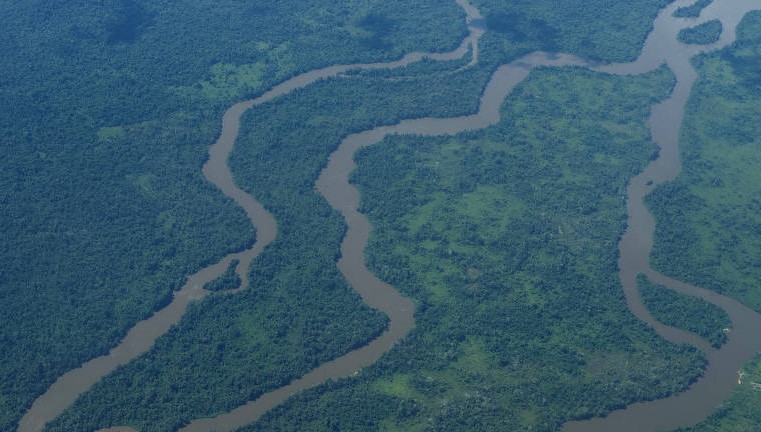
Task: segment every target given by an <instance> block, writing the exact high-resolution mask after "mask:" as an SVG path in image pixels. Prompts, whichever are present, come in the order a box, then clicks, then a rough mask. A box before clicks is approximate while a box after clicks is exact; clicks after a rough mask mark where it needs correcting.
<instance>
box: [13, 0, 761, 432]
mask: <svg viewBox="0 0 761 432" xmlns="http://www.w3.org/2000/svg"><path fill="white" fill-rule="evenodd" d="M457 3H458V4H459V5H460V6H462V7H463V9H464V10H465V11H466V14H467V20H468V23H469V24H470V25H469V28H470V34H469V36H468V37H467V38H466V39H465V40H464V41H463V43H462V44H461V46H460V47H458V48H457V49H456V50H454V51H452V52H449V53H437V54H430V53H412V54H408V55H406V56H405V57H403V58H402V59H401V60H398V61H395V62H389V63H373V64H355V65H340V66H331V67H327V68H323V69H319V70H314V71H310V72H307V73H304V74H302V75H299V76H296V77H294V78H292V79H290V80H288V81H285V82H283V83H282V84H279V85H277V86H275V87H274V88H272V89H271V90H270V91H268V92H266V93H264V94H263V95H262V96H260V97H258V98H256V99H252V100H248V101H245V102H241V103H239V104H236V105H234V106H232V107H231V108H230V109H228V111H227V112H226V113H225V115H224V118H223V126H222V133H221V135H220V137H219V140H218V141H217V142H216V143H215V144H214V145H213V146H212V147H211V149H210V152H209V153H210V159H209V161H208V162H207V164H206V165H205V166H204V170H203V172H204V175H205V176H206V178H207V179H208V180H209V181H210V182H212V183H214V184H215V185H216V186H218V187H219V188H220V190H222V192H223V193H225V194H226V195H228V196H230V197H231V198H233V199H234V200H235V201H236V202H237V203H238V204H239V205H241V207H243V208H244V210H245V211H246V214H247V215H248V217H249V219H250V220H251V222H252V224H254V226H255V227H256V229H257V241H256V243H255V244H254V245H253V247H252V248H251V249H248V250H246V251H243V252H238V253H234V254H230V255H228V256H227V257H225V258H224V259H223V260H221V261H220V262H219V263H217V264H215V265H213V266H210V267H207V268H205V269H203V270H201V271H200V272H198V273H196V274H195V275H193V276H191V277H190V278H188V282H187V283H186V285H185V286H184V287H183V288H182V289H181V290H180V291H178V292H177V293H176V294H175V298H174V300H173V302H172V303H171V304H170V305H169V306H167V307H166V308H164V309H162V310H160V311H159V312H157V313H156V314H155V315H154V316H153V317H151V318H149V319H148V320H145V321H142V322H140V323H138V325H136V326H135V327H134V328H133V329H132V330H131V331H130V332H129V334H128V335H127V337H126V338H125V339H124V340H123V341H122V342H121V343H120V344H119V345H118V346H117V347H115V348H114V349H113V350H112V351H111V352H110V353H109V354H108V355H107V356H103V357H99V358H96V359H94V360H91V361H89V362H87V363H85V364H84V365H82V367H80V368H78V369H75V370H73V371H71V372H69V373H67V374H65V375H64V376H62V377H61V378H60V379H59V380H58V381H56V383H55V384H54V385H53V386H51V388H50V389H49V390H48V391H47V392H46V393H45V394H44V395H42V396H41V397H40V398H38V399H37V400H36V401H35V403H34V405H33V406H32V408H31V409H30V410H29V412H28V413H27V414H26V415H25V416H24V418H23V419H22V421H21V424H20V426H19V430H20V431H24V432H26V431H38V430H41V429H42V427H43V426H44V424H45V423H46V422H47V421H50V420H51V419H53V418H55V417H56V416H57V415H58V414H60V413H61V412H62V411H63V410H64V409H65V408H66V407H68V406H69V405H71V403H73V402H74V400H75V399H76V398H77V397H78V396H79V395H80V394H81V393H83V392H84V391H86V390H87V389H89V388H90V387H91V386H92V385H93V384H94V383H96V382H97V381H99V380H100V379H101V378H102V377H103V376H105V375H106V374H108V373H110V372H111V371H112V370H113V369H114V368H116V366H118V365H120V364H125V363H127V362H129V361H130V360H132V359H134V358H135V357H137V356H138V355H140V354H142V353H143V352H145V351H147V350H148V349H149V348H150V347H151V346H152V345H153V343H154V342H155V340H156V338H157V337H158V336H160V335H162V334H164V333H165V332H166V331H167V330H168V329H169V327H170V326H171V325H172V324H174V323H176V322H177V321H178V320H179V319H180V318H181V317H182V315H183V314H184V312H185V309H186V308H187V305H188V303H189V302H190V301H192V300H195V299H198V298H201V297H204V296H205V295H208V294H209V293H208V292H207V291H205V290H203V286H204V284H205V283H206V282H208V281H211V280H213V279H215V278H216V277H218V276H219V275H221V273H222V272H223V271H224V270H225V269H226V268H227V266H228V264H229V262H230V261H231V260H233V259H238V260H240V264H239V265H238V267H237V269H236V270H237V273H238V274H239V276H240V277H241V280H242V281H243V282H242V285H241V287H240V288H238V290H240V289H244V288H245V287H246V286H247V285H248V274H247V269H248V267H249V265H250V264H251V262H252V260H253V259H254V258H255V257H256V256H257V255H258V254H259V253H261V251H262V250H263V249H264V247H265V246H266V245H267V244H269V243H270V242H271V241H272V240H273V239H274V238H275V236H276V234H277V224H276V222H275V220H274V218H273V217H272V216H271V215H270V214H269V213H268V212H267V211H266V210H265V209H264V208H263V207H262V206H261V205H260V204H259V203H258V202H257V201H256V200H255V199H254V198H253V197H252V196H250V195H249V194H247V193H245V192H244V191H242V190H240V189H239V188H238V187H237V186H236V185H235V183H234V181H233V177H232V173H231V172H230V170H229V167H228V166H227V159H228V157H229V154H230V152H231V151H232V148H233V145H234V143H235V140H236V138H237V135H238V129H239V125H240V118H241V115H242V114H243V113H244V112H245V111H246V110H248V109H250V108H252V107H255V106H257V105H260V104H263V103H266V102H268V101H270V100H272V99H274V98H277V97H279V96H282V95H285V94H288V93H289V92H291V91H293V90H295V89H298V88H302V87H305V86H308V85H310V84H312V83H314V82H315V81H317V80H320V79H324V78H329V77H335V76H339V75H341V74H343V73H344V72H348V71H351V70H357V69H365V70H369V69H382V68H395V67H401V66H405V65H408V64H411V63H413V62H416V61H419V60H421V59H423V58H426V57H427V58H431V59H435V60H453V59H458V58H461V57H462V56H464V55H465V54H466V53H467V51H468V48H471V51H472V53H473V58H472V61H471V63H470V65H474V64H475V63H476V62H477V61H478V39H479V38H480V36H481V35H482V34H483V32H484V31H485V29H484V27H483V25H482V24H481V23H482V20H483V19H482V17H481V16H480V14H479V13H478V11H477V10H476V9H475V8H474V7H473V6H472V5H470V4H469V3H468V2H467V1H466V0H457ZM690 3H691V1H690V0H680V1H677V2H675V3H672V4H671V5H670V6H668V7H666V8H665V9H664V10H663V11H661V13H660V14H659V15H658V18H657V19H656V21H655V24H654V28H653V31H652V32H651V33H650V35H649V36H648V39H647V41H646V43H645V45H644V47H643V50H642V54H641V56H640V57H639V59H638V60H637V61H635V62H633V63H627V64H617V65H607V66H599V67H596V66H593V65H591V64H589V63H587V62H585V61H584V60H582V59H578V58H576V57H573V56H569V55H564V54H552V53H542V52H536V53H532V54H530V55H528V56H525V57H523V58H521V59H519V60H516V61H514V62H512V63H510V64H508V65H504V66H502V67H500V68H499V69H498V70H497V71H496V72H495V73H494V74H493V76H492V78H491V80H490V81H489V84H488V85H487V87H486V89H485V91H484V93H483V96H482V98H481V104H480V107H479V111H478V113H476V114H473V115H469V116H462V117H456V118H450V119H436V118H422V119H411V120H404V121H402V122H400V123H398V124H396V125H392V126H383V127H378V128H375V129H372V130H368V131H364V132H361V133H357V134H352V135H350V136H348V137H346V138H345V139H344V140H343V141H342V142H341V144H340V146H339V148H338V149H337V150H336V151H335V152H334V153H333V154H331V156H330V159H329V162H328V164H327V167H326V168H325V169H324V171H323V172H322V174H321V175H320V178H319V179H318V181H317V184H316V186H317V189H318V190H319V191H320V193H322V195H323V196H324V197H325V199H326V200H327V201H328V203H329V204H330V205H331V206H332V207H333V208H335V209H336V210H338V211H339V212H341V214H342V215H343V216H344V218H345V219H346V223H347V225H348V230H347V233H346V236H345V237H344V239H343V241H342V244H341V259H340V260H339V262H338V266H339V269H340V270H341V272H342V274H343V275H344V276H345V277H346V279H347V281H348V282H349V283H350V284H351V286H352V288H354V289H355V290H356V291H357V292H358V293H359V294H360V295H361V296H362V299H363V301H364V302H365V303H367V304H368V305H369V306H371V307H373V308H375V309H378V310H380V311H382V312H384V313H385V314H387V315H388V317H389V320H390V325H389V328H388V329H386V331H385V332H384V333H382V334H381V335H380V336H379V337H378V338H376V339H375V340H373V341H372V342H370V343H369V344H368V345H366V346H364V347H361V348H359V349H357V350H354V351H351V352H349V353H348V354H346V355H344V356H342V357H340V358H337V359H335V360H333V361H330V362H328V363H325V364H323V365H322V366H320V367H318V368H317V369H314V370H313V371H311V372H309V373H308V374H306V375H304V376H303V377H301V378H299V379H296V380H294V381H293V382H291V383H290V384H288V385H287V386H284V387H282V388H279V389H277V390H275V391H272V392H270V393H266V394H264V395H262V396H261V397H260V398H258V399H256V400H255V401H251V402H248V403H247V404H245V405H243V406H241V407H239V408H237V409H235V410H233V411H231V412H229V413H226V414H223V415H220V416H217V417H214V418H209V419H199V420H196V421H194V422H192V423H191V424H190V425H188V426H187V427H186V428H184V429H182V430H183V431H212V430H213V431H227V430H233V429H236V428H238V427H240V426H243V425H246V424H249V423H252V422H254V421H256V420H257V419H258V418H259V417H260V416H261V415H262V414H263V413H265V412H266V411H268V410H269V409H271V408H272V407H274V406H276V405H278V404H280V403H282V402H283V401H284V400H285V399H287V398H288V397H289V396H291V395H293V394H295V393H297V392H299V391H302V390H305V389H307V388H311V387H314V386H317V385H319V384H321V383H324V382H326V381H327V380H330V379H337V378H341V377H348V376H351V375H353V374H354V373H355V372H356V371H357V370H359V369H361V368H363V367H366V366H369V365H371V364H372V363H374V362H375V361H376V360H377V359H378V358H379V357H380V356H381V355H383V354H384V353H386V352H388V351H389V350H390V349H391V348H392V347H393V346H394V344H395V343H396V342H397V341H399V340H400V339H401V338H403V337H405V336H406V335H407V334H408V332H409V331H410V330H411V329H412V328H413V326H414V319H413V315H414V304H413V302H412V301H411V300H410V299H409V298H406V297H403V296H402V295H401V294H399V292H398V291H396V290H395V289H394V288H393V287H391V286H390V285H388V284H385V283H384V282H382V281H381V280H379V279H378V278H377V277H375V276H374V275H372V274H371V273H370V272H369V271H368V270H367V268H366V266H365V264H364V249H365V247H366V245H367V240H368V237H369V235H370V232H371V230H372V226H371V225H370V223H369V222H368V220H367V218H365V216H364V215H362V214H360V213H359V212H358V211H357V208H358V206H359V192H358V191H357V189H356V188H354V187H353V186H351V185H350V184H349V182H348V176H349V174H350V173H351V172H352V171H353V170H354V168H355V165H354V160H353V158H354V154H355V152H356V151H357V150H358V149H360V148H362V147H366V146H370V145H373V144H376V143H378V142H380V141H381V140H382V139H383V138H384V137H386V136H388V135H392V134H415V135H421V136H441V135H454V134H457V133H460V132H463V131H470V130H477V129H482V128H485V127H488V126H490V125H493V124H495V123H497V122H498V121H499V119H500V106H501V104H502V102H503V101H504V99H505V98H506V97H507V96H508V95H509V94H510V92H511V91H512V90H513V88H514V87H515V86H516V85H517V84H518V83H520V82H521V81H522V80H523V79H525V78H526V77H527V76H528V75H529V74H530V71H531V69H533V68H534V67H537V66H556V67H561V66H571V65H575V66H585V67H590V68H593V69H595V70H597V71H600V72H604V73H613V74H625V75H634V74H640V73H645V72H648V71H651V70H653V69H655V68H657V67H659V66H660V65H661V64H663V63H666V64H667V65H668V66H669V67H670V68H671V69H672V71H673V72H674V73H675V75H676V77H677V84H676V87H675V89H674V91H673V93H672V95H671V97H670V98H669V99H667V100H666V101H664V102H662V103H661V104H659V105H656V106H655V107H653V110H652V114H651V118H650V128H651V133H652V136H653V139H654V140H655V141H656V143H657V144H658V145H659V146H660V149H661V151H660V155H659V158H658V159H657V160H655V161H653V162H652V163H651V164H650V165H648V167H647V168H646V169H645V171H643V173H641V174H640V175H638V176H637V177H635V178H634V179H632V181H631V183H630V184H629V186H628V188H627V210H628V227H627V230H626V232H625V234H624V236H623V237H622V240H621V242H620V244H619V249H620V260H619V267H620V278H621V283H622V286H623V289H624V293H625V295H626V299H627V304H628V306H629V308H630V310H631V311H632V313H634V314H635V315H636V316H637V317H638V318H640V319H641V320H643V321H645V322H646V323H648V324H649V325H650V326H652V327H653V328H654V329H655V330H656V332H658V334H659V335H661V336H662V337H664V338H666V339H668V340H670V341H672V342H675V343H689V344H692V345H695V346H696V347H698V348H699V349H701V350H703V351H704V352H706V354H707V356H708V360H709V364H708V367H707V369H706V371H705V374H704V376H703V377H702V378H701V379H700V380H698V381H697V382H696V383H695V384H693V385H692V386H691V387H690V388H689V389H688V390H687V391H685V392H683V393H680V394H678V395H674V396H672V397H669V398H666V399H661V400H657V401H652V402H643V403H638V404H634V405H631V406H629V407H627V408H626V409H624V410H619V411H615V412H613V413H612V414H611V415H609V416H607V417H605V418H600V419H592V420H586V421H580V422H569V423H567V424H566V425H565V426H564V431H565V432H576V431H585V432H595V431H615V432H619V431H622V432H625V431H658V430H669V429H674V428H677V427H684V426H690V425H693V424H695V423H697V422H699V421H700V420H702V419H704V418H705V417H707V416H708V415H710V414H711V413H712V412H713V411H714V410H715V408H716V407H717V406H718V404H719V403H720V402H721V401H722V400H724V399H726V398H727V397H728V396H729V394H730V393H731V391H732V388H733V387H734V385H735V382H736V378H737V377H736V374H737V370H738V369H739V367H740V365H741V364H742V363H744V362H746V361H747V360H749V359H750V358H751V357H752V356H753V355H754V354H755V353H756V352H758V351H761V336H760V335H761V332H759V330H758V329H760V328H761V315H759V314H758V313H756V312H754V311H752V310H750V309H749V308H747V307H745V306H743V305H741V304H740V303H738V302H736V301H734V300H732V299H730V298H727V297H724V296H721V295H719V294H717V293H714V292H711V291H708V290H705V289H702V288H698V287H695V286H692V285H689V284H686V283H683V282H680V281H677V280H674V279H671V278H668V277H666V276H664V275H661V274H658V273H656V272H655V271H653V270H652V269H650V267H649V255H650V252H651V249H652V242H653V234H654V227H655V222H654V220H653V217H652V216H651V215H650V213H649V212H648V211H647V209H646V208H645V205H644V203H643V198H644V197H645V196H646V195H647V194H648V193H650V192H651V191H652V190H653V189H654V188H655V187H656V186H657V185H659V184H662V183H664V182H667V181H670V180H673V179H674V178H675V177H676V175H677V174H678V172H679V170H680V162H679V151H678V143H679V130H680V127H681V124H682V118H683V116H684V107H685V103H686V101H687V98H688V97H689V94H690V91H691V89H692V85H693V83H694V81H695V79H696V72H695V71H694V69H693V68H692V66H691V65H690V58H691V57H693V56H695V55H696V54H698V53H700V52H704V51H709V50H715V49H718V48H721V47H723V46H726V45H728V44H729V43H731V42H732V41H734V39H735V30H736V27H737V24H738V23H739V21H740V19H741V18H742V17H743V16H744V15H745V14H746V13H747V12H748V11H750V10H752V9H761V0H714V2H713V3H712V4H711V6H709V7H708V8H706V9H705V10H704V11H703V13H702V15H701V17H700V18H699V19H698V20H684V19H677V18H673V17H672V12H673V11H674V10H675V9H676V8H677V7H680V6H684V5H687V4H690ZM710 19H720V20H721V21H722V22H723V24H724V32H723V34H722V37H721V40H720V41H719V42H717V43H716V44H712V45H708V46H699V47H695V46H688V45H683V44H681V43H679V42H678V41H677V39H676V34H677V33H678V31H679V29H681V28H685V27H689V26H692V25H695V24H697V23H699V22H704V21H707V20H710ZM640 273H643V274H645V275H646V276H647V277H648V278H650V279H651V280H652V281H653V282H656V283H660V284H662V285H665V286H667V287H669V288H671V289H674V290H676V291H679V292H682V293H685V294H689V295H693V296H698V297H701V298H703V299H705V300H707V301H709V302H711V303H713V304H715V305H717V306H719V307H721V308H722V309H724V310H725V311H727V313H728V314H729V316H730V318H731V319H732V322H733V329H732V332H731V333H730V335H729V338H728V341H727V343H726V344H725V345H724V346H723V347H722V348H721V349H720V350H715V349H713V348H712V347H711V346H710V345H709V344H708V342H707V341H705V340H703V339H701V338H699V337H698V336H696V335H694V334H691V333H689V332H685V331H682V330H679V329H675V328H672V327H668V326H665V325H663V324H661V323H659V322H657V321H656V320H655V319H653V317H652V316H651V315H650V313H649V312H648V311H647V309H646V308H645V307H644V305H643V304H642V301H641V300H640V298H639V292H638V290H637V284H636V277H637V275H638V274H640ZM116 430H117V429H116V428H114V429H111V431H112V432H113V431H116ZM118 430H129V429H128V428H119V429H118Z"/></svg>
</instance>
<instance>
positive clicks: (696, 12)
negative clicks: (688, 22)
mask: <svg viewBox="0 0 761 432" xmlns="http://www.w3.org/2000/svg"><path fill="white" fill-rule="evenodd" d="M711 3H713V0H696V1H695V3H693V4H691V5H689V6H684V7H680V8H679V9H677V10H675V11H674V16H675V17H677V18H697V17H699V16H700V13H701V12H702V11H703V9H705V8H706V7H707V6H708V5H710V4H711Z"/></svg>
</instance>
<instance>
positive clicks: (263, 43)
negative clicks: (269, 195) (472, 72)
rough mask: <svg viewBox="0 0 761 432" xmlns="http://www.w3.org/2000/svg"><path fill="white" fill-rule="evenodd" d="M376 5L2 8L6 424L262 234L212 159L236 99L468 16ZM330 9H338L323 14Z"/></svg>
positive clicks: (386, 53)
mask: <svg viewBox="0 0 761 432" xmlns="http://www.w3.org/2000/svg"><path fill="white" fill-rule="evenodd" d="M355 4H359V3H355ZM361 6H362V8H361V9H357V10H355V11H354V12H355V13H354V14H346V8H345V5H343V4H339V3H336V2H329V1H321V0H315V1H310V2H300V3H293V2H289V3H287V4H286V3H269V4H267V5H266V7H264V8H255V7H241V4H240V2H238V1H228V0H220V1H207V0H193V1H191V2H188V3H186V4H184V7H177V5H176V4H170V3H160V2H146V1H139V0H138V1H114V2H106V3H103V4H100V5H99V6H98V7H93V5H92V4H88V3H86V2H81V1H71V2H59V3H56V4H55V5H54V6H50V7H39V5H38V4H35V3H24V4H21V3H19V4H17V5H16V7H13V8H3V10H2V11H0V22H2V23H3V29H4V31H3V36H2V37H0V54H2V57H3V59H4V62H3V73H2V79H0V93H1V94H2V97H0V112H2V113H3V115H2V116H0V135H2V136H3V145H2V146H1V148H0V156H1V157H0V165H1V167H0V168H1V169H0V184H1V185H2V187H0V190H1V191H2V192H0V195H1V197H0V201H2V208H3V211H2V212H0V225H2V226H3V232H4V235H3V236H0V251H2V254H0V260H1V261H2V275H0V296H2V298H3V301H2V302H0V312H2V313H0V340H2V344H0V357H1V358H3V360H4V361H3V363H2V365H0V394H2V395H3V397H2V398H0V430H12V429H15V428H16V427H17V424H18V422H19V420H20V419H21V417H22V415H23V414H24V412H25V411H26V410H27V409H28V408H29V407H30V406H31V404H32V403H33V401H34V399H35V398H36V397H38V396H40V395H41V394H42V393H44V392H45V391H46V390H47V388H48V387H49V386H50V385H52V384H53V383H54V382H55V380H56V379H57V378H58V377H60V376H61V375H62V374H64V373H65V372H66V371H69V370H72V369H74V368H77V367H79V366H80V365H81V364H83V363H84V362H86V361H87V360H89V359H92V358H95V357H97V356H100V355H104V354H106V353H108V351H109V349H111V348H112V347H114V346H115V345H116V344H117V343H118V342H119V340H121V339H123V338H124V337H125V336H126V335H127V332H128V331H129V329H130V328H132V327H133V326H134V325H135V324H136V323H137V322H139V321H141V320H144V319H146V318H148V317H150V315H151V314H152V313H153V312H154V311H156V310H158V309H161V308H162V307H164V306H166V304H167V303H168V302H169V301H171V299H172V293H173V292H174V291H176V290H178V289H179V288H180V287H181V286H182V285H183V284H184V283H185V281H186V280H187V277H188V275H191V274H193V273H195V272H196V271H198V270H199V269H201V268H203V267H206V266H208V265H211V264H213V263H214V262H216V261H218V260H219V259H221V258H222V257H224V256H225V255H227V254H228V253H229V252H230V251H234V250H242V249H244V248H246V247H248V246H250V245H251V244H253V242H254V235H255V234H254V230H253V228H252V226H251V225H250V224H249V223H248V222H247V220H246V217H245V214H244V213H243V211H241V209H240V208H239V207H237V206H236V205H235V204H234V203H233V202H232V201H231V200H229V199H228V198H226V197H225V196H223V195H222V194H220V193H219V191H218V190H217V189H216V188H215V187H214V186H213V185H212V184H211V183H209V182H207V181H206V180H205V178H204V177H203V175H202V173H201V172H200V170H199V168H200V166H201V165H202V164H203V161H204V160H205V159H206V158H207V151H208V147H209V144H210V143H212V142H214V140H215V138H216V137H217V135H218V133H219V127H220V118H221V117H222V114H223V113H224V110H225V109H227V108H229V106H230V105H232V104H233V103H234V102H236V101H238V100H242V99H244V98H246V97H251V96H253V95H255V94H257V93H258V92H261V91H263V90H264V89H267V88H270V87H271V86H273V85H275V84H276V83H278V82H281V81H283V80H284V79H287V78H288V77H290V76H293V75H294V74H296V73H298V72H299V71H300V70H311V69H314V68H319V67H323V66H325V65H328V64H335V63H352V62H359V61H374V60H379V59H389V60H390V59H396V58H398V57H399V56H401V55H403V54H404V53H406V52H410V51H413V50H426V49H431V50H433V49H437V50H446V49H452V48H454V47H456V46H457V45H458V44H459V43H460V42H461V39H462V37H464V36H465V35H466V32H467V29H466V27H465V26H464V25H463V24H462V11H461V10H460V8H459V7H458V6H457V5H456V4H455V3H454V2H440V1H438V0H422V1H417V2H415V3H414V4H411V3H409V2H405V1H403V0H391V1H378V0H362V1H361ZM367 15H369V16H375V17H376V18H378V17H382V18H384V19H386V20H388V21H391V22H393V26H389V27H387V28H385V29H379V28H377V27H373V25H372V24H373V23H372V20H366V18H368V16H367ZM315 16H319V17H320V19H321V20H325V21H326V22H329V23H330V25H327V26H323V27H318V28H315V27H314V26H313V25H312V24H313V23H312V22H311V20H310V19H309V17H315ZM252 29H256V30H255V31H252ZM378 30H382V32H381V34H379V33H378ZM376 41H377V42H381V43H380V44H377V43H374V42H376ZM314 47H319V49H315V48H314ZM158 59H160V60H158ZM41 119H43V120H42V121H41ZM199 245H201V246H199ZM20 305H21V306H23V307H20Z"/></svg>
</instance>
